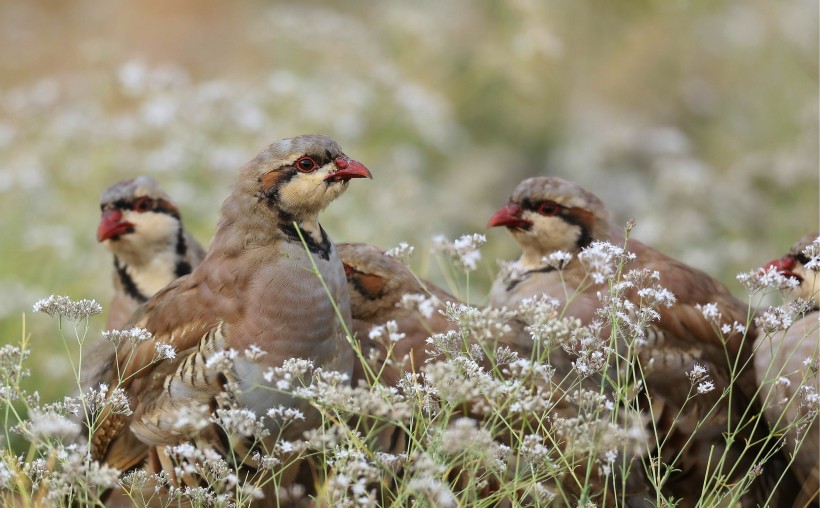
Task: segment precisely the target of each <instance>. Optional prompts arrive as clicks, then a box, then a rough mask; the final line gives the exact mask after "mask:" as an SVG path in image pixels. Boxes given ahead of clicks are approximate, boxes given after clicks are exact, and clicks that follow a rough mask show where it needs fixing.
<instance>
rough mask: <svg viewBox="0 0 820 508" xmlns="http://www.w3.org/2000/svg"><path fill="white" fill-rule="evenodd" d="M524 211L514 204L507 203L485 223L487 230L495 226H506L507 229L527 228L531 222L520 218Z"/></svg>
mask: <svg viewBox="0 0 820 508" xmlns="http://www.w3.org/2000/svg"><path fill="white" fill-rule="evenodd" d="M523 211H524V210H523V209H522V208H521V206H519V205H517V204H516V203H507V204H506V205H504V207H503V208H501V209H500V210H498V211H497V212H495V213H494V214H493V216H492V217H490V220H489V221H488V222H487V227H488V228H494V227H496V226H507V227H508V228H527V227H529V226H532V221H528V220H527V219H523V218H521V213H522V212H523Z"/></svg>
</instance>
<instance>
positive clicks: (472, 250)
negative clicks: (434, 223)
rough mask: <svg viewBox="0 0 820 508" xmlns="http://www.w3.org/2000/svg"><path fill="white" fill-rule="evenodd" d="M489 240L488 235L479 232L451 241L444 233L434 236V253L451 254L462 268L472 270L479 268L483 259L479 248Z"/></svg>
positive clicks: (467, 270) (466, 270)
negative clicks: (479, 263)
mask: <svg viewBox="0 0 820 508" xmlns="http://www.w3.org/2000/svg"><path fill="white" fill-rule="evenodd" d="M486 242H487V237H485V236H484V235H480V234H478V233H476V234H472V235H464V236H461V237H459V238H457V239H456V240H454V241H452V242H450V241H449V240H448V239H447V237H445V236H444V235H438V236H436V237H434V238H433V253H439V254H445V255H447V256H449V257H450V258H451V259H452V260H453V261H454V262H455V263H456V264H457V265H458V266H459V267H460V268H461V269H462V270H464V271H465V272H471V271H473V270H475V269H477V268H478V262H479V261H480V260H481V252H479V250H478V249H479V248H481V246H482V245H484V244H485V243H486Z"/></svg>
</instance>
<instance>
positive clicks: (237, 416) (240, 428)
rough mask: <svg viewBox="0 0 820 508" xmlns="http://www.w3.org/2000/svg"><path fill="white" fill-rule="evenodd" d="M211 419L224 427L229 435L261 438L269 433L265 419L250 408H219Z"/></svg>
mask: <svg viewBox="0 0 820 508" xmlns="http://www.w3.org/2000/svg"><path fill="white" fill-rule="evenodd" d="M211 421H213V422H214V423H216V424H217V425H219V426H220V427H222V429H224V430H225V433H226V434H228V435H229V436H246V437H250V436H253V437H255V438H257V439H261V438H263V437H265V436H267V435H268V430H267V429H266V428H265V425H264V423H263V420H262V419H261V418H257V417H256V413H255V412H253V411H251V410H250V409H245V408H237V409H217V410H216V413H214V415H213V416H212V418H211Z"/></svg>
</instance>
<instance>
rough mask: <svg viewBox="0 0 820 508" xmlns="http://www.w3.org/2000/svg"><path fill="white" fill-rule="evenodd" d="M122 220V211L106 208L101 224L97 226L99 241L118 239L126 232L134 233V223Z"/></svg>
mask: <svg viewBox="0 0 820 508" xmlns="http://www.w3.org/2000/svg"><path fill="white" fill-rule="evenodd" d="M121 220H122V212H121V211H119V210H106V211H105V212H103V215H102V220H100V225H99V226H97V241H98V242H104V241H106V240H110V239H114V240H116V239H118V238H119V237H120V236H122V235H124V234H128V233H133V232H134V225H133V224H131V223H130V222H121Z"/></svg>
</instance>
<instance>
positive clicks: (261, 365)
mask: <svg viewBox="0 0 820 508" xmlns="http://www.w3.org/2000/svg"><path fill="white" fill-rule="evenodd" d="M370 177H371V175H370V172H369V171H368V170H367V168H366V167H365V166H363V165H362V164H361V163H359V162H357V161H355V160H352V159H350V158H349V157H348V156H346V155H345V154H344V152H343V151H342V149H341V148H340V147H339V145H338V144H337V143H336V142H335V141H334V140H332V139H330V138H329V137H326V136H322V135H303V136H298V137H294V138H289V139H283V140H281V141H278V142H276V143H273V144H272V145H270V146H269V147H267V148H266V149H265V150H263V151H262V152H261V153H259V154H258V155H257V156H256V157H255V158H254V159H253V160H251V161H250V162H248V163H247V164H245V166H244V167H242V169H241V170H240V172H239V175H238V179H237V181H236V183H235V185H234V186H233V188H232V190H231V193H230V195H229V196H228V198H227V199H225V201H224V202H223V204H222V210H221V217H220V219H219V223H218V227H217V231H216V235H215V236H214V239H213V241H212V242H211V246H210V249H209V250H208V253H207V255H206V257H205V259H204V260H203V261H202V263H201V264H200V265H199V266H198V267H197V268H195V269H194V270H193V272H192V273H191V274H189V275H186V276H183V277H181V278H179V279H177V280H176V281H174V282H173V283H171V284H170V285H169V286H167V287H165V288H164V289H163V290H161V291H160V292H158V293H157V294H156V295H154V296H153V297H152V298H151V299H150V300H148V302H146V303H145V304H144V305H143V306H142V307H141V308H140V309H139V310H138V311H137V313H136V314H135V315H134V317H133V318H132V319H131V321H130V322H129V326H135V327H141V328H145V329H147V330H148V331H149V332H150V333H151V334H152V337H151V338H150V339H148V340H144V341H142V342H139V343H137V344H136V345H134V344H128V343H126V342H123V344H122V345H121V346H120V351H119V354H118V355H117V361H116V362H114V364H113V365H111V366H110V368H109V369H108V372H107V376H106V377H104V378H102V379H100V380H99V381H100V382H104V383H107V384H108V386H110V387H114V386H119V387H120V388H122V389H124V390H125V392H126V394H127V395H128V398H129V401H130V407H131V410H132V411H133V413H132V414H131V415H128V416H126V415H125V414H122V413H118V412H112V411H103V412H102V414H101V415H100V416H99V417H98V418H97V421H96V422H92V423H94V424H95V427H97V428H96V432H95V433H94V435H93V437H92V440H91V443H90V447H91V454H92V456H93V457H94V458H96V459H98V460H101V461H104V462H105V463H107V464H108V465H110V466H113V467H116V468H118V469H120V470H123V471H125V470H129V469H131V468H134V467H139V466H140V465H141V464H143V463H144V462H145V461H146V458H149V459H150V461H151V462H152V463H154V464H157V463H158V465H160V466H161V467H162V469H164V470H166V471H168V472H169V473H171V474H173V469H172V465H171V464H169V463H168V460H169V459H168V457H167V456H166V455H165V454H164V453H163V452H162V450H160V449H161V448H162V447H166V446H170V445H176V444H179V443H180V442H183V441H186V440H192V441H195V442H197V443H198V444H200V443H202V444H205V445H209V446H212V447H213V448H215V449H217V450H219V451H222V452H224V451H225V450H224V448H225V447H226V436H225V434H224V433H223V432H222V431H221V429H220V428H219V427H218V426H216V425H213V424H211V425H208V426H206V427H205V428H202V427H199V426H195V425H194V426H192V425H190V424H186V423H185V421H189V420H190V419H189V420H185V418H180V415H186V414H190V413H191V411H193V413H197V412H201V411H202V410H203V408H204V410H205V413H206V414H205V420H206V421H207V418H208V416H209V414H212V413H214V412H215V411H216V410H217V409H218V408H219V407H220V406H221V402H219V398H220V394H222V393H223V392H224V391H225V390H226V388H227V387H230V389H231V390H230V391H231V393H232V395H233V396H234V400H233V403H234V404H235V406H236V407H239V408H246V409H249V410H252V411H254V412H255V413H256V414H257V415H264V414H265V413H266V411H267V410H268V409H270V408H276V407H278V406H284V407H286V408H293V409H296V410H299V411H301V412H302V413H303V414H304V421H301V422H299V423H300V424H301V425H293V426H288V427H286V428H284V429H282V428H281V426H280V425H279V423H280V422H277V421H276V419H268V420H266V421H265V423H266V424H267V426H268V428H269V430H270V437H269V438H268V439H270V440H273V439H276V438H281V439H287V440H292V439H296V438H300V437H301V435H302V433H303V431H304V430H307V429H310V428H315V427H316V426H318V425H319V422H320V415H319V414H318V412H317V411H316V410H315V409H313V408H312V407H311V406H310V404H309V403H308V402H307V401H305V400H303V399H299V398H296V397H294V396H293V395H292V394H291V393H290V392H288V391H287V390H285V391H279V390H274V389H273V388H272V387H271V386H269V383H266V381H265V372H266V371H268V370H269V369H270V368H274V367H280V366H282V365H283V362H285V361H286V360H288V359H292V358H295V359H307V360H311V361H312V362H313V364H314V365H315V366H317V367H322V368H323V369H327V370H334V371H339V372H343V373H347V374H348V375H349V374H350V373H351V371H352V368H353V351H352V349H351V347H350V344H349V342H348V340H347V338H346V336H345V334H344V331H343V330H344V328H345V326H347V327H350V324H351V323H350V308H349V303H348V292H347V283H346V279H345V272H344V268H343V267H342V263H341V260H340V259H339V256H338V254H337V252H336V248H335V246H334V244H333V242H332V241H331V240H330V238H329V237H328V235H327V233H326V232H325V230H324V229H322V227H321V225H320V224H319V221H318V215H319V212H320V211H321V210H323V209H324V208H325V207H326V206H328V205H329V204H330V203H331V202H332V201H333V200H334V199H336V198H337V197H339V196H340V195H341V194H342V193H343V192H344V191H345V190H346V189H347V187H348V184H349V180H350V179H352V178H370ZM319 276H321V279H322V280H320V278H319ZM331 299H333V301H334V302H335V304H336V309H337V310H334V306H333V305H332V304H331ZM164 347H165V348H167V347H172V348H173V349H174V350H175V352H176V353H175V355H168V354H165V355H162V356H164V359H160V360H159V361H158V360H157V356H158V353H157V350H158V349H159V350H161V349H162V348H164ZM254 348H258V349H256V350H255V349H254ZM230 350H233V351H235V352H238V353H237V354H229V353H230ZM248 350H250V351H252V352H253V351H255V353H254V354H251V355H248V354H243V353H242V352H243V351H248ZM166 351H167V349H166ZM171 356H172V358H171ZM220 357H221V361H217V360H219V359H220ZM263 444H264V445H265V446H266V447H268V449H270V445H271V444H272V443H268V442H267V441H265V442H264V443H263ZM169 469H170V471H169ZM268 502H273V501H272V500H269V501H268Z"/></svg>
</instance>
